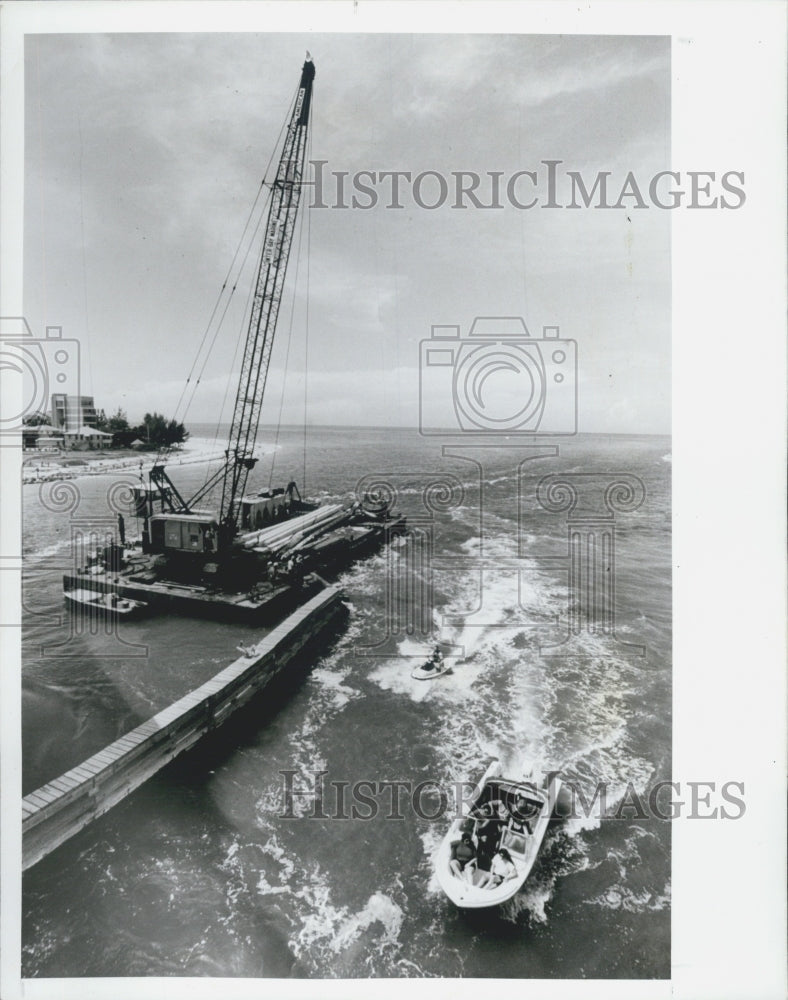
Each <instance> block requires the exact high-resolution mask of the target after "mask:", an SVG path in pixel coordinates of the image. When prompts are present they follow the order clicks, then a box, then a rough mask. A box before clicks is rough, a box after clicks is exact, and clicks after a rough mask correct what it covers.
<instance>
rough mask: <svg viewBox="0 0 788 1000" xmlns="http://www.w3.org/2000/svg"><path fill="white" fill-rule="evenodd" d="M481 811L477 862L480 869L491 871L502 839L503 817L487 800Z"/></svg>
mask: <svg viewBox="0 0 788 1000" xmlns="http://www.w3.org/2000/svg"><path fill="white" fill-rule="evenodd" d="M479 812H480V814H481V818H480V819H479V820H478V821H477V823H476V841H477V843H478V849H477V864H478V867H479V870H480V871H485V872H489V870H490V867H491V865H492V859H493V857H494V856H495V851H496V848H497V847H498V841H499V840H500V839H501V819H500V818H499V816H498V812H497V810H496V808H495V806H494V805H493V803H491V802H485V804H484V805H483V806H482V807H481V809H480V810H479Z"/></svg>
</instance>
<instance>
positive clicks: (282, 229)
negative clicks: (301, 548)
mask: <svg viewBox="0 0 788 1000" xmlns="http://www.w3.org/2000/svg"><path fill="white" fill-rule="evenodd" d="M314 77H315V67H314V64H313V62H312V60H311V59H310V58H309V55H308V54H307V60H306V62H305V63H304V66H303V69H302V71H301V82H300V84H299V88H298V95H297V97H296V102H295V105H294V107H293V113H292V115H291V116H290V122H289V124H288V127H287V132H286V135H285V140H284V145H283V147H282V155H281V157H280V160H279V166H278V168H277V172H276V177H275V179H274V181H273V185H272V187H273V190H272V193H271V201H270V205H269V209H268V219H267V221H266V227H265V234H264V242H263V250H262V253H261V255H260V262H259V265H258V270H257V280H256V284H255V292H254V299H253V301H252V310H251V315H250V319H249V329H248V331H247V335H246V345H245V347H244V353H243V358H242V362H241V376H240V380H239V382H238V392H237V395H236V397H235V406H234V409H233V419H232V425H231V429H230V438H229V445H228V450H227V463H226V465H225V469H224V478H223V481H222V502H221V507H220V512H219V524H220V526H221V530H222V531H223V533H225V535H226V536H230V537H232V535H234V534H235V533H236V531H237V522H238V510H239V507H240V500H241V498H242V497H243V495H244V491H245V489H246V481H247V478H248V476H249V471H250V470H251V469H252V467H253V466H254V464H255V461H256V459H255V458H254V455H253V452H254V446H255V441H256V439H257V427H258V424H259V421H260V411H261V408H262V404H263V396H264V394H265V384H266V379H267V378H268V366H269V364H270V361H271V350H272V348H273V343H274V332H275V330H276V320H277V316H278V314H279V305H280V303H281V300H282V289H283V286H284V281H285V275H286V272H287V263H288V259H289V257H290V248H291V245H292V242H293V234H294V233H295V224H296V217H297V215H298V206H299V203H300V201H301V188H302V186H303V179H304V166H305V159H306V146H307V130H308V126H309V111H310V105H311V100H312V81H313V80H314Z"/></svg>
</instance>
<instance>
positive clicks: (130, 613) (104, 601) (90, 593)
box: [63, 588, 148, 618]
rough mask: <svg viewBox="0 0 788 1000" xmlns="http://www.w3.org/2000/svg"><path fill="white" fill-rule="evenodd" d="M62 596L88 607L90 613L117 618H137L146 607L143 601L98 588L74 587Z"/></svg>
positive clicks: (82, 606)
mask: <svg viewBox="0 0 788 1000" xmlns="http://www.w3.org/2000/svg"><path fill="white" fill-rule="evenodd" d="M63 596H64V597H65V599H66V600H67V601H68V602H69V604H72V605H74V606H75V607H81V608H89V609H90V611H91V612H92V613H99V614H104V615H106V614H109V615H117V616H118V617H119V618H139V617H140V616H141V615H143V614H144V613H145V611H146V610H147V608H148V605H147V604H146V603H145V601H135V600H132V599H131V598H130V597H121V596H120V595H119V594H116V593H114V592H112V591H110V592H109V593H102V592H101V591H98V590H84V589H82V588H76V589H75V590H67V591H65V593H64V595H63Z"/></svg>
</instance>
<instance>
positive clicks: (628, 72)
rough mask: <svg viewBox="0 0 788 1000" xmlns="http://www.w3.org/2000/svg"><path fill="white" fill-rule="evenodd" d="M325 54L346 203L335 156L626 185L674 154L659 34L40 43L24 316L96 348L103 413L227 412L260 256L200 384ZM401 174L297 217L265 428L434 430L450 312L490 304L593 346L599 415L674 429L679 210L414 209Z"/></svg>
mask: <svg viewBox="0 0 788 1000" xmlns="http://www.w3.org/2000/svg"><path fill="white" fill-rule="evenodd" d="M307 49H309V51H310V53H311V55H312V57H313V58H314V62H315V66H316V71H317V74H316V79H315V94H314V105H313V127H312V136H311V149H310V157H311V159H312V160H321V161H326V166H325V167H324V168H323V176H324V179H325V182H326V188H327V192H328V194H327V196H326V201H327V202H328V203H329V204H334V203H335V200H336V199H335V197H334V192H335V182H332V180H331V177H330V173H331V172H332V171H347V172H348V173H349V175H350V176H353V175H354V174H355V173H356V172H358V171H361V170H373V171H381V170H404V171H411V173H412V174H413V175H416V174H417V173H419V172H422V171H428V170H429V171H436V172H439V173H441V174H443V175H444V176H448V177H450V175H451V172H452V171H460V170H466V171H475V172H477V173H479V174H480V175H488V174H489V173H490V172H495V171H497V172H500V173H501V174H502V175H503V177H504V183H505V182H506V180H507V179H508V178H509V177H511V175H513V174H514V173H515V172H516V171H518V170H532V171H537V172H538V176H539V181H540V183H542V178H543V177H544V176H545V171H546V168H545V167H544V165H543V164H542V161H544V160H548V159H552V160H561V161H562V164H561V166H560V168H559V169H560V171H561V174H560V177H561V178H563V181H562V183H566V181H565V177H564V172H565V171H568V170H575V171H579V172H580V173H581V174H582V175H583V177H584V178H586V179H587V180H588V186H589V187H590V185H591V183H592V182H593V180H594V177H595V175H596V173H597V172H598V171H609V172H610V174H611V178H612V180H611V189H612V190H613V191H614V192H616V193H615V194H614V196H613V200H614V199H615V197H616V195H617V191H618V190H619V189H620V187H621V184H622V183H623V180H624V178H625V176H626V174H627V172H628V171H632V172H633V173H634V175H635V176H636V177H637V178H638V180H645V184H646V185H647V184H648V180H649V179H650V178H651V177H652V176H653V175H654V174H655V173H657V172H658V171H660V170H665V169H669V167H670V163H669V160H670V47H669V43H668V40H667V39H665V38H661V37H626V36H617V37H594V36H580V35H575V36H549V35H545V36H528V35H519V36H505V35H452V36H450V35H405V34H403V35H374V34H372V35H350V34H333V35H328V34H324V35H320V34H315V33H310V34H309V35H308V36H307V35H297V34H283V33H282V34H270V35H266V34H243V35H233V34H118V35H101V34H90V35H89V34H83V35H38V36H35V35H32V36H28V37H27V40H26V50H25V74H26V75H25V91H26V93H25V114H26V117H25V248H24V302H25V315H26V317H27V319H28V322H29V323H30V325H31V328H32V330H33V332H34V334H35V335H36V336H40V335H41V334H42V333H43V330H44V327H46V326H47V325H57V326H62V327H63V336H64V337H70V338H76V339H77V340H78V341H79V344H80V351H81V369H80V371H81V387H82V392H83V393H84V394H92V395H93V396H94V397H95V400H96V405H97V406H98V407H101V408H103V409H105V410H106V411H107V413H108V414H109V413H111V412H114V411H115V410H116V409H117V408H118V407H122V408H123V409H124V410H125V411H126V412H127V414H128V416H129V418H130V419H131V420H132V421H135V420H138V419H140V418H141V417H142V415H143V413H144V412H146V411H149V410H154V409H155V410H158V411H159V412H162V413H164V414H165V415H167V416H176V417H177V418H178V419H184V421H185V423H186V425H187V427H188V425H189V423H190V422H215V421H216V420H217V419H219V416H220V415H221V414H223V417H224V419H225V420H226V419H228V417H229V406H230V404H231V403H232V398H233V396H234V391H235V380H236V379H237V368H238V362H237V359H236V360H234V355H235V350H236V345H237V342H238V339H239V337H240V336H242V335H243V333H244V316H243V305H244V303H245V301H246V296H247V289H248V287H249V283H250V282H251V280H252V267H251V266H250V267H248V268H247V269H246V271H245V273H244V275H243V276H242V279H241V280H240V281H239V283H238V291H237V292H236V295H235V296H234V298H233V302H232V304H231V307H230V309H229V311H228V314H227V319H226V322H225V323H224V325H223V326H222V328H221V329H220V331H219V333H218V335H217V338H216V341H215V346H214V349H213V351H212V353H211V355H210V358H209V359H208V362H207V364H206V367H205V372H204V375H203V377H202V379H201V384H200V387H199V390H198V391H197V392H196V393H194V396H193V398H192V397H191V393H189V394H188V395H187V397H186V399H185V400H184V399H182V393H183V388H184V384H185V380H186V378H187V376H188V374H189V371H190V369H191V368H192V364H193V362H194V360H195V355H196V352H197V350H198V347H199V344H200V341H201V338H202V336H203V333H204V331H205V329H206V326H207V324H208V322H209V318H210V316H211V313H212V310H213V308H214V304H215V302H216V300H217V296H218V294H219V292H220V289H221V286H222V282H223V281H224V278H225V275H226V273H227V271H228V267H229V265H230V261H231V260H232V258H233V254H234V252H235V249H236V246H237V245H238V242H239V239H240V238H241V235H242V233H243V231H244V226H245V223H246V220H247V216H248V214H249V210H250V207H251V206H252V204H253V202H254V199H255V197H256V195H257V192H258V189H259V186H260V181H261V179H262V177H263V175H264V171H265V169H266V165H267V164H268V162H269V160H270V158H271V156H272V154H273V153H274V149H275V144H276V139H277V136H278V135H279V133H280V129H281V127H282V124H283V122H284V120H285V118H286V115H287V111H288V107H289V104H290V102H291V100H292V98H293V95H294V92H295V89H296V86H297V83H298V79H299V74H300V69H301V65H302V63H303V60H304V55H305V51H306V50H307ZM431 183H432V184H433V185H434V183H435V182H434V180H433V181H432V182H431ZM486 184H487V182H486V181H485V183H484V184H482V186H481V188H480V197H481V198H482V200H484V199H485V198H489V186H485V185H486ZM435 190H436V188H435V187H434V186H430V184H429V183H425V186H424V188H423V189H422V193H423V200H424V201H425V202H427V203H429V201H430V200H431V199H434V197H435V195H434V192H435ZM517 190H518V192H519V197H521V198H523V199H524V200H525V198H526V195H527V194H528V191H529V189H528V188H527V187H522V188H518V189H517ZM542 190H543V189H542ZM388 191H389V188H388V187H387V186H384V185H382V184H381V185H379V186H378V192H379V201H378V204H377V205H376V206H375V207H374V208H372V209H369V210H361V209H352V208H345V209H342V208H337V207H327V208H317V207H314V208H311V209H309V210H308V211H302V213H301V222H302V225H301V228H300V231H299V232H300V235H299V236H298V237H297V239H296V243H295V244H294V250H293V254H292V256H291V261H290V267H289V272H288V286H287V289H286V291H285V295H284V298H283V305H282V311H281V313H280V320H279V325H278V329H277V335H276V341H275V346H274V354H273V358H272V367H271V373H270V376H269V382H268V388H267V392H266V397H265V404H264V409H263V421H264V422H267V423H275V422H276V421H277V420H278V419H279V418H280V412H281V420H282V422H284V423H289V424H296V425H299V424H302V423H303V422H304V421H306V422H307V423H310V424H358V425H392V426H414V427H415V426H417V424H418V420H419V393H420V385H419V365H420V356H421V352H422V350H423V348H422V347H421V346H420V345H421V342H422V341H425V340H428V339H429V338H430V332H431V328H432V326H433V325H436V324H453V325H457V326H459V328H460V331H461V337H467V334H468V331H469V330H470V327H471V325H472V323H473V320H474V318H475V317H476V316H521V317H522V318H523V319H524V320H525V323H526V324H527V328H528V330H529V332H530V334H531V337H532V338H536V339H537V340H538V339H540V337H541V331H542V328H543V327H544V326H558V327H559V328H560V336H561V337H562V338H566V339H569V340H574V341H575V342H576V344H577V357H578V379H577V381H578V429H579V430H580V431H586V432H605V433H669V431H670V303H671V287H670V273H671V271H670V267H671V261H670V213H669V212H666V211H660V210H658V209H654V208H649V209H647V210H638V209H636V208H634V206H633V210H629V209H618V210H609V211H601V210H598V209H594V208H591V209H580V210H575V211H573V210H569V209H557V208H555V209H544V208H542V207H541V205H540V206H537V207H535V208H533V209H530V210H521V209H517V208H516V207H514V206H513V205H511V204H505V206H504V207H503V208H501V209H496V210H480V209H477V208H474V207H468V208H463V209H458V208H453V207H451V206H452V197H450V198H449V199H448V201H447V203H446V204H445V205H443V206H442V207H439V208H437V209H434V210H428V209H425V208H423V207H420V206H419V205H418V204H416V202H415V201H414V199H413V197H412V196H411V195H409V194H406V196H405V197H404V198H403V201H404V203H405V204H404V208H402V209H400V210H396V209H392V208H390V207H388V201H389V198H388ZM562 191H563V189H562ZM485 192H487V193H485ZM562 196H563V195H562ZM309 200H311V199H309ZM502 200H503V201H504V202H505V201H506V198H503V199H502ZM542 200H545V196H544V195H542ZM564 200H568V198H564ZM628 204H632V203H631V202H628ZM254 255H255V249H254V248H253V249H252V252H251V254H250V257H249V262H250V265H251V263H252V262H253V260H254ZM244 282H246V284H244ZM500 391H501V392H502V393H506V392H511V393H516V392H517V391H518V390H517V387H516V386H515V385H513V384H510V383H506V384H504V383H503V382H502V383H501V384H500ZM228 396H229V400H228V399H227V397H228ZM179 400H181V404H180V406H178V403H179ZM186 400H188V407H186ZM223 400H225V408H224V410H222V403H223Z"/></svg>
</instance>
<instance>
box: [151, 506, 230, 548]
mask: <svg viewBox="0 0 788 1000" xmlns="http://www.w3.org/2000/svg"><path fill="white" fill-rule="evenodd" d="M148 530H149V532H150V546H151V551H152V552H162V553H168V552H193V553H196V554H198V555H204V554H206V553H209V554H210V553H215V552H216V550H217V545H218V531H219V526H218V524H217V523H216V521H215V519H214V518H213V517H212V516H211V515H210V514H207V513H202V514H201V513H194V514H180V513H173V514H169V513H168V514H153V516H152V517H150V518H149V519H148Z"/></svg>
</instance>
